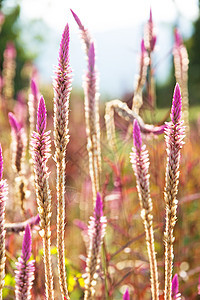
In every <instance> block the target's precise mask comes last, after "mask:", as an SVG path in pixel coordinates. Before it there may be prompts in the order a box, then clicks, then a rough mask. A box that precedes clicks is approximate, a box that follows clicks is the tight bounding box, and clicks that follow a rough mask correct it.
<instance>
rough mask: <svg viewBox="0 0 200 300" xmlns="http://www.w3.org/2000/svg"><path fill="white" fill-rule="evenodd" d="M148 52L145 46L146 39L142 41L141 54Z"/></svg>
mask: <svg viewBox="0 0 200 300" xmlns="http://www.w3.org/2000/svg"><path fill="white" fill-rule="evenodd" d="M145 51H146V48H145V45H144V39H142V41H141V52H142V54H143V53H144V52H145Z"/></svg>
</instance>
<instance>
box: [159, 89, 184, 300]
mask: <svg viewBox="0 0 200 300" xmlns="http://www.w3.org/2000/svg"><path fill="white" fill-rule="evenodd" d="M181 106H182V104H181V93H180V88H179V85H178V84H176V86H175V89H174V96H173V100H172V109H171V120H172V121H171V122H169V123H167V124H166V125H167V126H166V128H165V142H166V152H167V164H166V172H165V189H164V200H165V206H166V218H165V219H166V226H165V233H164V237H165V238H164V241H165V297H166V296H167V295H169V293H171V290H172V288H171V286H172V282H171V280H172V268H173V241H174V237H173V230H174V226H175V224H176V219H177V216H176V211H177V205H178V200H177V199H176V196H177V193H178V183H179V166H180V150H181V148H182V146H183V144H184V142H183V139H184V137H185V127H184V126H183V121H181ZM176 299H177V298H176Z"/></svg>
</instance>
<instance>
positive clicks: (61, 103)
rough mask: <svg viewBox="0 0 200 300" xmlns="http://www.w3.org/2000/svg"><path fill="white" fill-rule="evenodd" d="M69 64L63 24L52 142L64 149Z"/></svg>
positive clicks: (66, 125) (65, 31) (67, 29)
mask: <svg viewBox="0 0 200 300" xmlns="http://www.w3.org/2000/svg"><path fill="white" fill-rule="evenodd" d="M71 72H72V71H71V68H70V65H69V26H68V24H67V25H66V26H65V29H64V32H63V34H62V39H61V43H60V50H59V58H58V67H57V70H56V77H55V80H54V143H55V146H56V149H59V148H60V146H62V149H63V150H65V148H66V145H67V143H68V114H69V97H70V92H71V83H72V75H71Z"/></svg>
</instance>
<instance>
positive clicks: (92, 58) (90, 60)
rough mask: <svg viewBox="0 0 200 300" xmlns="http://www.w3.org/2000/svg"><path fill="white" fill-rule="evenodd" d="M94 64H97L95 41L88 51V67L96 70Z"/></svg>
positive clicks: (91, 70)
mask: <svg viewBox="0 0 200 300" xmlns="http://www.w3.org/2000/svg"><path fill="white" fill-rule="evenodd" d="M94 64H95V52H94V43H91V45H90V48H89V52H88V69H89V71H90V72H93V71H94Z"/></svg>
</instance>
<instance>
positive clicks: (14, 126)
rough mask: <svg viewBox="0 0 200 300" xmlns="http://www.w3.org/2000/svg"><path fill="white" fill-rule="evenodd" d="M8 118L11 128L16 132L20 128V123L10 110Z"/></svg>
mask: <svg viewBox="0 0 200 300" xmlns="http://www.w3.org/2000/svg"><path fill="white" fill-rule="evenodd" d="M8 119H9V123H10V126H11V128H12V130H14V132H15V133H16V134H17V133H18V132H19V130H20V129H21V126H20V123H19V122H18V121H17V119H16V118H15V116H14V114H13V113H11V112H9V113H8Z"/></svg>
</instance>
